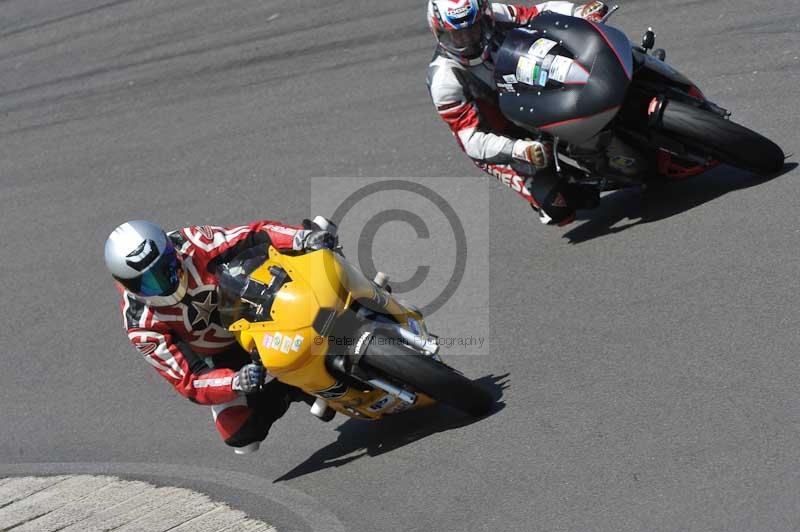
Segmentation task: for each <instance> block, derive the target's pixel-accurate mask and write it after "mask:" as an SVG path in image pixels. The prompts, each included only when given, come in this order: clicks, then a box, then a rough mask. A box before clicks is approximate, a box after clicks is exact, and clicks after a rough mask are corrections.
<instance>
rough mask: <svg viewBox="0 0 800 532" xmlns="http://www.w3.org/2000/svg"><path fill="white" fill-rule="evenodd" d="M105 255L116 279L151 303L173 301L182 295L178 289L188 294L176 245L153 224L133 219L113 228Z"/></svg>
mask: <svg viewBox="0 0 800 532" xmlns="http://www.w3.org/2000/svg"><path fill="white" fill-rule="evenodd" d="M105 257H106V267H107V268H108V270H109V271H110V272H111V275H112V276H113V277H114V279H116V281H117V282H119V283H120V284H121V285H122V286H124V287H125V288H126V289H127V290H128V291H129V292H131V293H133V294H134V295H136V296H139V297H141V298H143V299H145V300H147V301H148V302H150V303H152V304H156V305H158V304H162V305H167V304H172V303H175V302H177V300H180V298H181V297H183V294H177V292H184V293H185V286H183V287H181V285H183V284H185V283H182V282H181V281H182V278H184V277H185V276H184V275H183V272H182V268H181V264H180V261H179V260H178V255H177V253H176V252H175V247H174V246H173V245H172V242H171V241H170V239H169V238H168V237H167V234H166V233H165V232H164V230H163V229H161V227H159V226H157V225H156V224H154V223H151V222H146V221H143V220H134V221H131V222H125V223H124V224H122V225H120V226H119V227H117V228H116V229H114V231H113V232H112V233H111V235H109V237H108V240H106V248H105ZM180 288H183V289H182V290H179V289H180ZM176 296H177V297H176Z"/></svg>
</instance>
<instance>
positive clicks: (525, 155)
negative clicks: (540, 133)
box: [511, 140, 553, 170]
mask: <svg viewBox="0 0 800 532" xmlns="http://www.w3.org/2000/svg"><path fill="white" fill-rule="evenodd" d="M552 154H553V145H552V144H551V143H550V142H539V141H538V140H518V141H516V142H515V143H514V146H512V148H511V156H512V157H514V159H517V160H518V161H523V162H526V163H529V164H532V165H533V166H534V167H535V168H536V169H537V170H541V169H543V168H547V166H548V165H549V164H550V157H551V156H552Z"/></svg>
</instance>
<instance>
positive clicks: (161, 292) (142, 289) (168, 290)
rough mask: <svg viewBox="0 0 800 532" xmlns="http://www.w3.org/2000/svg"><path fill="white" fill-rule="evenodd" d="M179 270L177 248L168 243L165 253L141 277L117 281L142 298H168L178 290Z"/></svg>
mask: <svg viewBox="0 0 800 532" xmlns="http://www.w3.org/2000/svg"><path fill="white" fill-rule="evenodd" d="M179 270H180V269H179V267H178V256H177V255H176V254H175V248H174V247H172V244H171V243H168V244H167V248H166V249H165V250H164V253H162V254H161V256H160V257H159V258H158V260H156V262H155V263H154V264H153V265H152V266H150V268H148V269H147V271H146V272H144V273H143V274H142V275H141V276H140V277H136V278H135V279H119V278H116V279H117V281H119V282H120V284H122V286H124V287H125V288H127V289H128V290H130V291H131V292H133V293H134V294H138V295H140V296H144V297H151V296H168V295H170V294H172V293H173V292H174V291H175V290H176V289H177V288H178V283H179V281H180V271H179Z"/></svg>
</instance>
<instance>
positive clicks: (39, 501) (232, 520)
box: [0, 475, 276, 532]
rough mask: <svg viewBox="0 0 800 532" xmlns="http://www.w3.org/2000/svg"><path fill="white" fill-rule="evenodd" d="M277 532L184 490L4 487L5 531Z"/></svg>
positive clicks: (23, 483)
mask: <svg viewBox="0 0 800 532" xmlns="http://www.w3.org/2000/svg"><path fill="white" fill-rule="evenodd" d="M6 530H13V532H56V531H58V532H78V531H81V532H107V531H109V530H114V531H119V532H132V531H136V532H166V531H167V530H170V531H174V532H188V531H192V532H222V531H225V530H231V531H232V530H240V531H249V532H276V530H275V528H274V527H272V526H271V525H269V524H267V523H264V522H263V521H258V520H255V519H250V518H248V517H247V516H246V515H245V514H244V513H243V512H240V511H238V510H233V509H231V508H230V507H229V506H228V505H227V504H225V503H220V502H215V501H212V500H211V499H209V498H208V497H207V496H206V495H204V494H202V493H198V492H196V491H192V490H189V489H184V488H170V487H162V488H159V487H156V486H153V485H152V484H148V483H146V482H139V481H128V480H121V479H119V478H116V477H111V476H95V475H60V476H53V477H9V478H5V479H3V481H2V482H1V483H0V531H6Z"/></svg>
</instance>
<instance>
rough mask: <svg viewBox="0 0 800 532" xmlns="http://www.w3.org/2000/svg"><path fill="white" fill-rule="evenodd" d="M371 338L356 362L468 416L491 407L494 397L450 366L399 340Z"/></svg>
mask: <svg viewBox="0 0 800 532" xmlns="http://www.w3.org/2000/svg"><path fill="white" fill-rule="evenodd" d="M374 340H375V338H374V337H373V338H372V341H371V342H370V345H369V346H368V347H367V349H366V350H365V353H364V355H363V356H362V357H361V360H360V362H359V364H360V365H362V366H366V367H369V368H371V369H372V370H374V371H377V372H378V373H381V374H383V375H385V376H386V377H389V378H391V379H392V380H395V381H399V382H401V383H405V384H408V385H409V386H411V387H412V388H413V389H415V390H417V391H420V392H422V393H424V394H425V395H427V396H429V397H430V398H432V399H434V400H436V401H438V402H440V403H444V404H446V405H448V406H452V407H453V408H455V409H457V410H461V411H462V412H465V413H467V414H469V415H471V416H474V417H480V416H483V415H486V414H487V413H489V410H491V408H492V405H493V404H494V399H493V398H492V396H491V395H490V394H489V392H487V391H486V390H485V389H483V388H482V387H481V386H480V385H478V384H477V383H475V382H473V381H471V380H469V379H468V378H467V377H465V376H464V375H462V374H460V373H458V372H457V371H456V370H454V369H453V368H451V367H450V366H448V365H446V364H444V363H442V362H439V361H438V360H435V359H433V358H431V357H429V356H426V355H423V354H420V353H417V352H415V351H412V350H411V349H409V348H407V347H404V346H403V345H400V344H399V343H396V342H391V341H388V342H375V341H374Z"/></svg>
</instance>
